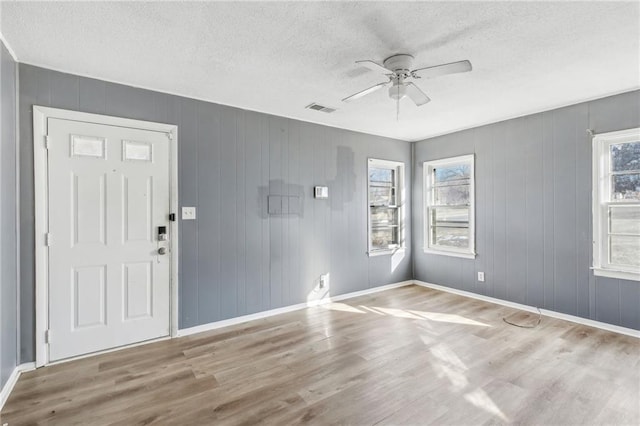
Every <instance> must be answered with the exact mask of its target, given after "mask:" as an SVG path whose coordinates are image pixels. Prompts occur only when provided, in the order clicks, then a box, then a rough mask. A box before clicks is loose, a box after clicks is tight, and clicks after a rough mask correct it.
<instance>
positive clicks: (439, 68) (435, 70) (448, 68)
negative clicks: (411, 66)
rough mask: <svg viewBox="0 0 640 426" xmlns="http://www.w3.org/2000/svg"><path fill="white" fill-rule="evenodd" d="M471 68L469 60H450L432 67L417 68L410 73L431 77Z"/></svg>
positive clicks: (465, 70)
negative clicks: (450, 61)
mask: <svg viewBox="0 0 640 426" xmlns="http://www.w3.org/2000/svg"><path fill="white" fill-rule="evenodd" d="M471 70H472V67H471V62H469V61H458V62H452V63H450V64H443V65H436V66H433V67H426V68H418V69H416V70H413V71H411V73H412V74H413V73H415V74H417V75H418V77H426V78H433V77H438V76H441V75H447V74H455V73H459V72H467V71H471Z"/></svg>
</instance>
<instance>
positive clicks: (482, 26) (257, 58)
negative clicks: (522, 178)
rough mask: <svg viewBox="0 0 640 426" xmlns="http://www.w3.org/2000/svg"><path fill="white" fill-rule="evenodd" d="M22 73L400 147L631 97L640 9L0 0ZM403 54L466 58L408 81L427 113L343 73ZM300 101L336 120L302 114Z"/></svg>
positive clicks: (639, 51) (427, 60)
mask: <svg viewBox="0 0 640 426" xmlns="http://www.w3.org/2000/svg"><path fill="white" fill-rule="evenodd" d="M1 8H2V18H1V23H0V24H1V27H0V29H1V31H2V33H3V35H4V37H5V39H6V40H7V42H8V44H9V45H10V46H11V48H12V49H13V50H14V51H15V54H16V55H17V57H18V60H19V61H21V62H25V63H29V64H34V65H39V66H43V67H47V68H52V69H57V70H61V71H65V72H70V73H74V74H80V75H86V76H91V77H95V78H99V79H104V80H109V81H115V82H119V83H124V84H128V85H132V86H138V87H144V88H149V89H154V90H159V91H163V92H169V93H175V94H180V95H184V96H188V97H193V98H199V99H204V100H209V101H212V102H217V103H221V104H226V105H232V106H237V107H241V108H245V109H250V110H255V111H262V112H267V113H271V114H276V115H281V116H286V117H291V118H296V119H300V120H305V121H312V122H317V123H322V124H326V125H330V126H335V127H340V128H345V129H351V130H356V131H361V132H366V133H372V134H377V135H382V136H389V137H393V138H398V139H404V140H409V141H414V140H420V139H424V138H427V137H430V136H435V135H438V134H443V133H449V132H452V131H455V130H459V129H463V128H468V127H474V126H478V125H482V124H486V123H490V122H495V121H500V120H504V119H507V118H511V117H516V116H521V115H525V114H528V113H532V112H538V111H542V110H547V109H551V108H554V107H558V106H563V105H568V104H572V103H576V102H580V101H584V100H587V99H593V98H597V97H601V96H606V95H609V94H613V93H619V92H623V91H627V90H632V89H636V88H639V87H640V3H639V2H628V3H619V2H616V3H612V2H602V3H599V2H558V3H553V2H535V3H533V2H526V3H525V2H500V3H498V2H460V3H451V2H449V3H445V2H438V3H435V2H423V3H414V2H407V3H404V2H402V3H399V2H382V3H368V2H362V3H360V2H357V3H356V2H322V3H315V2H314V3H309V2H304V3H271V2H260V3H206V2H194V3H168V2H155V3H147V2H145V3H142V2H122V3H106V2H89V3H77V2H73V3H34V2H17V3H14V2H3V3H2V5H1ZM394 53H410V54H412V55H414V56H415V58H416V61H415V65H416V66H430V65H435V64H440V63H445V62H453V61H458V60H462V59H469V60H471V62H472V63H473V66H474V70H473V71H472V72H470V73H465V74H457V75H450V76H445V77H439V78H437V79H431V80H427V79H422V80H418V81H417V84H418V85H419V86H420V87H421V88H422V89H423V90H424V91H425V92H426V93H427V94H428V95H429V96H430V97H431V99H432V102H431V103H429V104H427V105H425V106H422V107H420V108H417V107H416V106H415V105H413V104H412V103H411V101H410V100H408V99H404V100H403V101H402V102H401V105H400V119H399V120H398V121H396V106H395V104H394V103H393V102H392V101H391V100H390V99H389V98H388V97H387V95H386V91H385V90H383V91H381V92H378V93H375V94H373V95H371V96H369V97H366V98H363V99H361V100H359V101H356V102H352V103H349V104H346V103H342V102H341V99H342V98H344V97H345V96H347V95H350V94H352V93H354V92H356V91H359V90H361V89H364V88H366V87H369V86H371V85H373V84H376V83H379V82H382V81H384V80H385V78H384V77H381V76H379V75H376V74H375V73H374V72H370V71H366V70H365V69H363V68H359V67H358V66H356V65H355V64H354V61H356V60H360V59H374V60H376V61H380V62H381V61H382V60H383V59H384V58H386V57H387V56H390V55H392V54H394ZM311 102H318V103H320V104H323V105H326V106H330V107H335V108H338V110H337V111H336V112H334V113H333V114H326V113H322V112H317V111H310V110H305V109H304V107H305V106H306V105H308V104H309V103H311Z"/></svg>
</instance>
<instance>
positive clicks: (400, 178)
mask: <svg viewBox="0 0 640 426" xmlns="http://www.w3.org/2000/svg"><path fill="white" fill-rule="evenodd" d="M371 167H376V168H382V169H390V170H395V173H396V182H395V197H396V204H395V207H394V208H395V209H396V210H397V217H398V224H397V233H398V234H397V238H398V244H397V246H396V247H389V248H374V247H373V246H372V230H373V226H372V220H371V207H372V206H371V179H370V173H369V170H370V168H371ZM404 173H405V164H404V163H403V162H401V161H392V160H382V159H378V158H367V255H368V256H381V255H390V254H394V253H396V252H398V251H404V250H405V235H404V224H405V217H404V215H405V209H404V199H405V190H406V189H405V176H404Z"/></svg>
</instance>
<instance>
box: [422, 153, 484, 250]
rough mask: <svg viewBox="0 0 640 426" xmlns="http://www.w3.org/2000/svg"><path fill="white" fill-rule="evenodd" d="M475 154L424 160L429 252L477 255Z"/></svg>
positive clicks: (427, 246)
mask: <svg viewBox="0 0 640 426" xmlns="http://www.w3.org/2000/svg"><path fill="white" fill-rule="evenodd" d="M473 165H474V161H473V155H464V156H461V157H453V158H446V159H443V160H436V161H426V162H425V163H424V188H425V191H424V195H425V199H424V201H425V210H424V212H425V218H424V222H425V224H424V229H425V240H424V241H425V247H424V251H425V253H436V254H444V255H449V256H458V257H466V258H474V257H475V241H474V240H475V238H474V215H475V210H474V205H473V197H474V174H473Z"/></svg>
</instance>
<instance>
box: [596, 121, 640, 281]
mask: <svg viewBox="0 0 640 426" xmlns="http://www.w3.org/2000/svg"><path fill="white" fill-rule="evenodd" d="M630 142H640V128H634V129H627V130H620V131H615V132H607V133H601V134H598V135H595V136H594V137H593V151H592V157H593V168H592V173H593V176H592V181H591V186H592V216H593V225H592V233H593V265H592V268H591V269H593V273H594V275H596V276H601V277H609V278H616V279H625V280H633V281H640V267H638V268H636V267H632V266H626V265H617V264H613V263H611V262H610V260H609V259H610V251H609V244H608V241H609V235H610V232H609V214H610V212H609V209H610V207H611V206H640V200H619V201H611V176H612V175H613V173H612V170H611V155H610V152H611V145H617V144H621V143H630Z"/></svg>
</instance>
